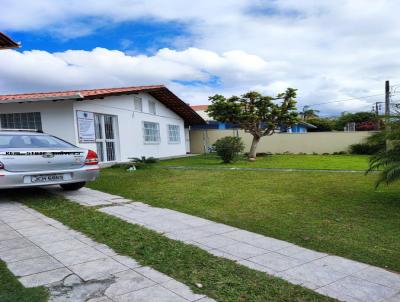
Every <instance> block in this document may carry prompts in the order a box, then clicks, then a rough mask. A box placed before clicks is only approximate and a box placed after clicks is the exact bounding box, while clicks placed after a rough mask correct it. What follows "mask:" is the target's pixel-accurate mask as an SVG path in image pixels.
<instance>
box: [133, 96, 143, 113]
mask: <svg viewBox="0 0 400 302" xmlns="http://www.w3.org/2000/svg"><path fill="white" fill-rule="evenodd" d="M133 104H134V108H135V111H139V112H142V111H143V102H142V98H141V97H138V96H134V97H133Z"/></svg>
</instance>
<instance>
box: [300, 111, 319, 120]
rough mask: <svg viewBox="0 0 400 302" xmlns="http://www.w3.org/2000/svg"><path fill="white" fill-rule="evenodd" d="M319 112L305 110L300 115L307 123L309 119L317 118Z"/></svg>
mask: <svg viewBox="0 0 400 302" xmlns="http://www.w3.org/2000/svg"><path fill="white" fill-rule="evenodd" d="M318 113H319V110H315V109H307V110H304V111H303V112H302V113H301V115H302V116H303V120H305V121H307V120H309V119H313V118H317V117H318Z"/></svg>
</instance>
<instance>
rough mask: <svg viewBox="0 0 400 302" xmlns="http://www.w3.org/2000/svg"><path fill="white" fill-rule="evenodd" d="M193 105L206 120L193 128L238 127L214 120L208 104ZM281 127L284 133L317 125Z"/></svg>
mask: <svg viewBox="0 0 400 302" xmlns="http://www.w3.org/2000/svg"><path fill="white" fill-rule="evenodd" d="M191 107H192V109H193V110H194V111H196V113H197V114H198V115H200V116H201V117H202V118H203V119H204V120H205V121H206V124H204V125H194V126H191V128H192V129H221V130H224V129H235V128H237V126H236V125H234V124H230V123H223V122H218V121H214V120H212V119H211V118H210V117H209V115H208V114H207V112H206V110H207V108H208V105H194V106H191ZM279 128H280V129H279V130H280V132H283V133H307V132H308V129H315V128H317V127H316V126H314V125H312V124H310V123H306V122H303V121H301V122H299V123H297V124H294V125H292V126H291V127H286V126H280V127H279Z"/></svg>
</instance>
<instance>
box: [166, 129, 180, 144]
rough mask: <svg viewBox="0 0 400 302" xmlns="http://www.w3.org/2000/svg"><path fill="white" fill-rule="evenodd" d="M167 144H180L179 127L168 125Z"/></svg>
mask: <svg viewBox="0 0 400 302" xmlns="http://www.w3.org/2000/svg"><path fill="white" fill-rule="evenodd" d="M168 142H169V143H171V144H178V143H180V142H181V136H180V130H179V125H168Z"/></svg>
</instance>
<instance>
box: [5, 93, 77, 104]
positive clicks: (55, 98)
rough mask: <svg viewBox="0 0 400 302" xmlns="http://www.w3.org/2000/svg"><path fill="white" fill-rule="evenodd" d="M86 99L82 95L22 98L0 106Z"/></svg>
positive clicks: (7, 101) (8, 101)
mask: <svg viewBox="0 0 400 302" xmlns="http://www.w3.org/2000/svg"><path fill="white" fill-rule="evenodd" d="M83 99H84V97H83V96H82V95H81V94H80V93H75V94H73V95H67V96H63V97H54V96H52V97H41V98H21V99H13V100H4V101H1V102H0V104H12V103H33V102H43V101H62V100H83Z"/></svg>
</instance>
